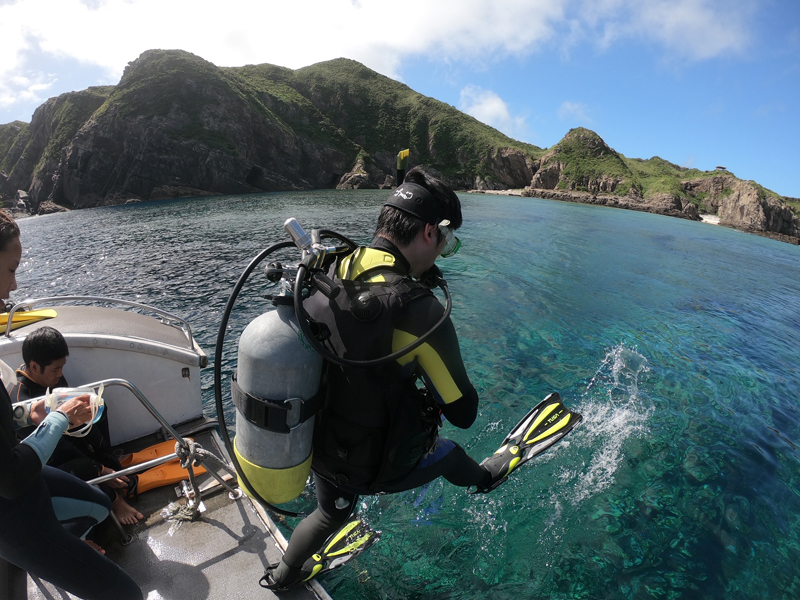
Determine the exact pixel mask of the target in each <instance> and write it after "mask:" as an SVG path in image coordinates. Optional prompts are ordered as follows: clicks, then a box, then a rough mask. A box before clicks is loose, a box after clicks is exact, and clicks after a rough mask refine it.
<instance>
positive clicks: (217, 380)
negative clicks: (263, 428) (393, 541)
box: [214, 242, 306, 517]
mask: <svg viewBox="0 0 800 600" xmlns="http://www.w3.org/2000/svg"><path fill="white" fill-rule="evenodd" d="M296 247H297V246H295V245H294V242H281V243H279V244H274V245H272V246H270V247H269V248H267V249H266V250H264V251H262V252H261V253H260V254H259V255H258V256H256V257H255V258H254V259H253V260H252V261H250V264H249V265H248V266H247V268H246V269H245V270H244V273H242V275H241V276H240V277H239V281H237V282H236V286H235V287H234V288H233V292H231V295H230V297H229V298H228V304H227V305H226V306H225V312H223V313H222V322H221V323H220V325H219V332H218V333H217V346H216V349H215V351H214V352H215V354H214V401H215V405H216V407H217V421H218V422H219V429H220V434H221V435H222V440H223V442H225V448H226V449H227V450H228V456H230V459H231V462H232V463H233V466H234V468H235V469H236V473H237V475H238V476H239V484H240V485H244V486H245V487H246V488H247V489H248V490H249V491H250V496H251V497H252V498H253V499H254V500H256V501H257V502H258V503H259V504H261V506H263V507H264V508H266V509H268V510H271V511H272V512H275V513H278V514H279V515H284V516H286V517H305V516H306V515H305V514H304V513H298V512H293V511H291V510H284V509H282V508H278V507H277V506H273V505H272V504H270V503H269V502H267V501H266V500H264V498H262V497H261V495H260V494H259V493H258V492H257V491H256V490H255V488H254V487H253V486H252V485H251V484H250V482H249V481H248V480H247V476H246V475H245V474H244V471H243V470H242V466H241V465H240V464H239V460H238V459H237V458H236V453H235V452H234V451H233V443H232V442H231V436H230V434H228V426H227V425H226V423H225V411H224V409H223V406H222V349H223V346H224V343H225V331H226V330H227V328H228V319H230V316H231V312H232V311H233V306H234V304H236V298H238V296H239V292H241V291H242V288H243V287H244V284H245V282H247V279H248V277H250V274H251V273H252V272H253V271H254V270H255V268H256V267H257V266H258V265H259V264H260V263H261V261H263V260H264V259H265V258H266V257H267V256H269V255H270V254H272V253H273V252H277V251H278V250H282V249H284V248H296Z"/></svg>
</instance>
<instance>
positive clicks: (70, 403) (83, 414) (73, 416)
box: [56, 394, 92, 427]
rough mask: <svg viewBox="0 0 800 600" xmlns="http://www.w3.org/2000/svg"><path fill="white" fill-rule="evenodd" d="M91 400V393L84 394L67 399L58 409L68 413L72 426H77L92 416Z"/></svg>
mask: <svg viewBox="0 0 800 600" xmlns="http://www.w3.org/2000/svg"><path fill="white" fill-rule="evenodd" d="M90 402H91V400H90V398H89V394H83V395H82V396H77V397H75V398H72V399H71V400H67V401H66V402H64V404H62V405H61V406H59V407H58V408H57V409H56V410H57V411H58V412H62V413H64V414H65V415H67V418H68V419H69V426H70V427H76V426H78V425H83V424H84V423H86V422H87V421H88V420H89V419H91V418H92V408H91V405H90Z"/></svg>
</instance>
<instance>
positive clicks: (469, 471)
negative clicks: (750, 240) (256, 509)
mask: <svg viewBox="0 0 800 600" xmlns="http://www.w3.org/2000/svg"><path fill="white" fill-rule="evenodd" d="M408 272H409V264H408V262H407V261H406V259H405V257H404V256H403V255H402V253H401V252H400V250H399V249H398V248H397V247H396V246H395V245H394V244H392V243H391V242H390V241H388V240H386V239H385V238H380V237H379V238H376V239H375V241H373V243H372V245H371V246H370V247H369V248H359V249H358V250H356V251H355V252H354V253H353V254H352V255H350V257H348V258H346V259H344V260H342V261H341V262H340V264H339V266H338V268H337V271H336V275H337V276H338V277H339V278H340V279H342V280H344V281H350V280H360V281H366V282H370V283H381V282H384V281H386V282H398V283H402V282H403V281H404V282H406V283H410V284H412V285H416V284H415V283H414V282H413V281H412V280H411V278H410V277H409V275H408ZM399 287H400V288H402V285H400V286H399ZM342 295H343V294H342ZM324 302H325V301H324V300H323V303H324ZM307 304H308V303H307V302H304V306H306V305H307ZM311 304H312V305H311V306H308V307H307V310H308V312H309V315H310V317H311V318H312V319H314V318H315V313H320V312H322V310H321V309H320V308H319V307H316V309H315V307H314V306H313V303H311ZM368 312H369V311H368ZM443 314H444V308H443V307H442V305H441V303H440V302H439V301H438V300H437V299H436V297H435V296H434V295H433V294H432V293H429V292H428V293H423V294H415V295H414V297H413V299H411V300H408V301H406V302H405V303H404V306H403V308H402V310H401V311H400V312H399V316H398V317H397V319H396V321H395V323H394V325H393V331H392V332H391V350H392V351H396V350H399V349H402V348H404V347H406V346H407V345H408V344H409V343H411V342H412V341H414V340H415V339H417V338H419V337H421V336H422V335H424V334H425V333H426V332H428V331H429V330H431V328H432V327H433V326H434V325H435V324H436V323H437V322H438V321H439V320H440V318H441V317H442V315H443ZM381 323H385V322H381ZM344 337H345V338H346V337H347V336H344ZM350 337H351V338H354V337H355V339H359V337H358V336H352V335H351V336H350ZM367 354H369V352H367ZM358 355H359V353H358V352H353V353H351V356H358ZM383 355H385V354H383ZM362 356H364V355H362ZM327 375H328V379H327V390H328V391H327V400H326V403H325V407H324V408H323V409H322V411H321V412H320V414H319V416H318V419H317V422H316V424H315V440H314V454H313V462H312V469H313V471H314V480H315V482H316V491H317V500H318V508H317V510H316V511H314V512H313V513H312V514H311V515H309V516H308V517H307V518H306V519H304V520H303V521H302V522H301V523H300V524H299V525H298V526H297V528H296V529H295V530H294V532H293V534H292V537H291V540H290V542H289V547H288V548H287V550H286V554H285V555H284V557H283V562H282V564H281V565H280V566H279V567H278V568H277V569H276V571H275V573H274V576H275V579H276V581H277V582H278V583H280V584H282V585H290V584H291V583H293V582H294V580H296V579H297V578H298V577H299V576H300V573H299V568H300V567H301V566H302V565H303V563H304V561H305V560H306V559H307V558H308V557H310V556H311V555H312V554H313V553H314V552H316V551H317V550H319V548H320V547H321V546H322V545H323V543H324V542H325V540H326V539H327V538H328V537H329V536H330V535H331V534H332V533H334V532H335V531H336V530H337V529H339V527H341V526H342V524H344V522H345V521H346V520H347V518H348V517H349V515H350V513H351V512H352V510H353V507H354V505H355V503H356V500H357V498H358V496H359V495H360V494H374V493H378V492H390V493H392V492H401V491H405V490H409V489H413V488H416V487H419V486H421V485H424V484H426V483H428V482H430V481H433V480H434V479H436V478H438V477H444V478H445V479H447V480H448V481H449V482H450V483H453V484H454V485H458V486H465V487H466V486H470V485H479V484H481V483H482V482H484V481H486V479H487V478H488V477H490V475H489V474H488V473H487V471H486V470H485V469H484V468H483V467H481V466H480V465H478V463H477V462H476V461H475V460H473V459H472V458H470V457H469V456H468V455H467V454H466V452H464V450H463V449H462V448H461V446H459V445H458V444H456V443H455V442H453V441H451V440H448V439H445V438H441V437H439V436H438V427H437V426H433V427H428V430H427V435H425V434H424V431H425V427H426V425H425V423H426V422H429V420H428V419H422V423H421V424H420V423H419V422H415V421H414V418H413V411H409V410H404V409H408V407H409V406H414V407H420V406H421V407H423V409H424V408H427V407H426V402H427V403H428V404H432V406H433V407H434V409H435V411H436V412H437V413H439V412H440V413H441V415H442V416H443V417H444V418H445V419H446V420H447V421H449V422H450V423H452V424H453V425H455V426H456V427H459V428H462V429H466V428H468V427H469V426H471V425H472V423H473V422H474V420H475V417H476V416H477V409H478V394H477V392H476V391H475V388H474V387H473V386H472V384H471V383H470V381H469V377H468V376H467V373H466V369H465V368H464V364H463V362H462V359H461V351H460V349H459V345H458V338H457V336H456V333H455V329H454V327H453V324H452V322H451V321H450V319H447V320H446V321H445V322H444V324H443V325H442V326H441V327H440V328H439V329H438V330H437V331H436V332H435V333H433V334H432V335H431V336H430V337H429V338H427V340H426V341H425V343H423V344H422V345H421V346H420V347H419V348H417V349H416V350H413V351H412V352H411V353H409V354H407V355H405V356H404V357H402V358H401V359H399V360H398V361H397V362H396V363H392V364H388V365H386V366H385V367H383V366H381V367H372V368H348V367H338V366H336V365H332V364H329V365H328V371H327ZM417 380H421V381H424V383H425V388H427V390H428V392H429V395H426V394H423V393H419V392H417V391H416V389H417V386H416V385H415V383H416V381H417ZM426 396H427V397H429V398H431V399H432V400H433V403H430V401H429V400H428V401H426ZM398 415H399V417H398ZM437 417H438V415H437ZM404 426H406V427H407V431H408V435H406V436H405V438H404V437H403V433H404V432H403V429H402V428H403V427H404ZM381 440H382V441H381ZM420 440H422V444H420ZM406 442H408V443H406ZM369 456H372V457H373V460H370V459H369V458H368V457H369Z"/></svg>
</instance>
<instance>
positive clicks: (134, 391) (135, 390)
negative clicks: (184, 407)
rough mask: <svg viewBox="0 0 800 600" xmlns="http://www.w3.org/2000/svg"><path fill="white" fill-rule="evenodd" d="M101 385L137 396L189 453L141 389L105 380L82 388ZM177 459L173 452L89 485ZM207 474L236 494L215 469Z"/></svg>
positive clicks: (179, 435) (96, 480)
mask: <svg viewBox="0 0 800 600" xmlns="http://www.w3.org/2000/svg"><path fill="white" fill-rule="evenodd" d="M101 385H102V386H103V387H113V386H121V387H124V388H126V389H127V390H129V391H130V392H131V393H132V394H133V395H134V396H136V398H137V399H138V400H139V402H141V403H142V405H143V406H144V407H145V408H146V409H147V411H148V412H149V413H150V414H151V415H153V417H154V418H155V419H156V421H158V422H159V423H160V424H161V426H162V427H164V429H166V430H167V431H168V432H169V434H170V435H171V436H172V437H173V438H175V441H176V442H177V443H178V444H180V445H181V448H184V449H185V450H187V451H188V450H189V444H188V442H187V441H186V440H185V439H183V437H181V434H179V433H178V432H177V431H175V429H174V428H173V427H172V425H170V424H169V421H167V420H166V419H165V418H164V417H163V416H161V413H159V412H158V411H157V410H156V408H155V407H154V406H153V405H152V404H151V403H150V401H149V400H148V399H147V397H146V396H145V395H144V394H143V393H142V392H141V391H140V390H139V388H137V387H136V386H135V385H133V384H132V383H131V382H130V381H126V380H125V379H104V380H103V381H96V382H94V383H87V384H86V385H82V386H81V387H82V388H98V387H100V386H101ZM175 458H177V454H176V453H174V452H173V453H172V455H170V456H163V457H159V458H157V459H154V460H151V461H149V462H148V463H142V464H140V465H134V466H133V467H130V468H128V469H124V470H122V471H116V472H114V473H111V474H110V475H101V476H100V477H97V478H95V479H92V480H91V481H89V482H87V483H89V484H91V485H97V484H99V483H103V482H104V481H109V480H111V479H116V478H117V477H121V476H123V475H127V474H128V473H134V472H137V471H140V470H144V469H143V466H144V465H148V468H150V467H155V466H158V465H161V464H163V463H166V462H169V461H170V460H173V459H175ZM206 472H207V473H210V474H211V475H212V477H214V479H216V480H217V481H219V482H220V484H222V486H223V487H225V488H226V489H227V490H228V491H229V492H230V493H231V494H235V491H234V490H233V488H231V487H230V486H229V485H228V483H227V482H226V481H225V480H223V479H222V477H220V476H219V474H217V473H216V472H215V471H214V469H208V470H207V471H206Z"/></svg>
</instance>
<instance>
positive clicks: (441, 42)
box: [0, 0, 800, 197]
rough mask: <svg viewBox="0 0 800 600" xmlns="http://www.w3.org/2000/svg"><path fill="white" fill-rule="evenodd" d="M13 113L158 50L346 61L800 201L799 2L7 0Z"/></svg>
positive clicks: (539, 129) (552, 132)
mask: <svg viewBox="0 0 800 600" xmlns="http://www.w3.org/2000/svg"><path fill="white" fill-rule="evenodd" d="M0 31H2V33H3V36H2V41H0V123H8V122H11V121H14V120H22V121H30V119H31V116H32V114H33V111H34V110H35V109H36V108H37V107H38V106H39V105H40V104H41V103H42V102H44V101H45V100H46V99H47V98H49V97H52V96H57V95H59V94H62V93H64V92H68V91H73V90H79V89H85V88H86V87H88V86H91V85H99V84H109V83H111V84H113V83H117V82H118V81H119V78H120V76H121V74H122V71H123V69H124V68H125V65H126V64H127V63H128V62H130V61H132V60H134V59H135V58H136V57H137V56H139V54H141V53H142V52H143V51H145V50H148V49H151V48H181V49H184V50H188V51H190V52H193V53H195V54H197V55H199V56H201V57H203V58H205V59H207V60H209V61H211V62H213V63H214V64H217V65H220V66H239V65H244V64H259V63H272V64H277V65H282V66H286V67H289V68H300V67H303V66H306V65H309V64H313V63H315V62H319V61H322V60H328V59H331V58H337V57H340V56H344V57H347V58H352V59H354V60H358V61H359V62H362V63H364V64H365V65H367V66H368V67H370V68H372V69H375V70H376V71H378V72H380V73H383V74H384V75H387V76H389V77H393V78H395V79H397V80H399V81H402V82H404V83H406V84H407V85H409V86H410V87H411V88H413V89H415V90H416V91H418V92H420V93H422V94H425V95H427V96H432V97H434V98H436V99H438V100H442V101H443V102H447V103H448V104H451V105H453V106H455V107H457V108H459V109H461V110H463V111H465V112H468V113H470V114H472V115H473V116H475V117H476V118H478V119H480V120H481V121H483V122H485V123H488V124H489V125H492V126H493V127H496V128H497V129H499V130H501V131H503V132H504V133H506V134H507V135H509V136H511V137H513V138H515V139H519V140H523V141H526V142H530V143H532V144H535V145H537V146H540V147H543V148H547V147H550V146H552V145H553V144H555V143H557V142H558V141H559V140H560V139H561V138H562V137H563V136H564V134H566V133H567V131H569V129H571V128H572V127H578V126H582V127H588V128H589V129H592V130H593V131H596V132H597V133H598V134H599V135H600V136H601V137H602V138H603V139H604V140H605V141H606V143H608V144H609V145H610V146H611V147H612V148H614V149H615V150H617V151H618V152H620V153H622V154H624V155H626V156H629V157H636V158H650V157H651V156H656V155H657V156H660V157H662V158H664V159H666V160H669V161H671V162H673V163H676V164H678V165H682V166H691V167H696V168H699V169H704V170H710V169H714V167H716V166H717V165H721V166H725V167H727V168H728V169H729V170H730V171H732V172H733V173H734V174H735V175H736V176H737V177H740V178H742V179H753V180H755V181H757V182H758V183H760V184H762V185H764V186H765V187H767V188H769V189H771V190H773V191H775V192H777V193H779V194H782V195H786V196H792V197H800V177H798V175H797V173H798V164H800V143H799V142H798V138H799V137H800V118H799V117H798V110H797V103H798V97H799V96H800V94H799V92H800V84H799V83H798V82H800V2H798V1H797V0H504V1H501V0H494V1H491V0H458V1H454V0H405V1H404V2H400V3H395V2H388V1H386V0H293V1H292V2H286V1H285V0H281V1H280V2H277V1H273V0H227V1H226V2H224V3H220V2H218V1H216V0H215V1H213V2H212V1H211V0H191V1H189V0H0Z"/></svg>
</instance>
